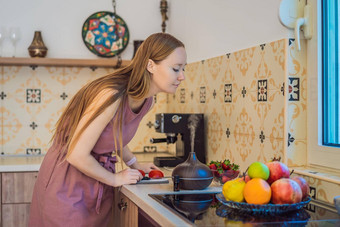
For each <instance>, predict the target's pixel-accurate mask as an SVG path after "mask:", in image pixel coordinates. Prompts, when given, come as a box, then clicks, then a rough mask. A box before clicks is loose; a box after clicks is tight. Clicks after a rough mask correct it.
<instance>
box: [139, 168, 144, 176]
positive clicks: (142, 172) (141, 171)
mask: <svg viewBox="0 0 340 227" xmlns="http://www.w3.org/2000/svg"><path fill="white" fill-rule="evenodd" d="M138 171H139V172H140V173H141V174H142V176H143V177H145V172H144V171H143V170H141V169H139V170H138Z"/></svg>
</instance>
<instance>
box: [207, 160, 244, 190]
mask: <svg viewBox="0 0 340 227" xmlns="http://www.w3.org/2000/svg"><path fill="white" fill-rule="evenodd" d="M208 166H209V169H210V170H211V172H212V174H213V177H214V182H216V183H218V184H219V185H223V184H224V183H225V182H227V181H230V180H232V179H235V178H236V177H237V176H238V175H239V173H240V171H239V165H236V164H235V163H232V162H230V160H229V159H224V160H223V161H211V162H210V163H209V164H208Z"/></svg>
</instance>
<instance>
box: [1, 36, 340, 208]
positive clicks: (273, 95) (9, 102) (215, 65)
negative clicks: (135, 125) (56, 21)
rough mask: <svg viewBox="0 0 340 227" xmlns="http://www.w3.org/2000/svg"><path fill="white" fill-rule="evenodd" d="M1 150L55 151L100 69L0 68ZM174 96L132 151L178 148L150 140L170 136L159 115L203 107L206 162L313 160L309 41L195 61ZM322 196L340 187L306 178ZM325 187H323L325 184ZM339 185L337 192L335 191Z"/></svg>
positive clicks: (159, 106) (147, 123)
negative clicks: (72, 104)
mask: <svg viewBox="0 0 340 227" xmlns="http://www.w3.org/2000/svg"><path fill="white" fill-rule="evenodd" d="M0 70H1V91H0V98H1V111H0V113H1V129H2V130H1V154H3V155H19V154H21V155H36V154H44V153H46V151H47V149H48V146H49V144H48V142H49V140H50V137H51V130H52V129H53V127H54V124H55V122H56V121H57V119H58V116H60V114H61V112H62V110H63V109H64V108H65V106H66V104H67V103H68V102H69V100H70V98H71V97H72V96H73V95H74V94H75V92H76V91H78V89H79V88H80V87H81V86H83V85H84V84H85V83H87V82H88V81H90V80H93V79H94V78H97V77H99V76H102V75H105V74H107V73H109V72H110V70H108V69H103V68H99V69H97V70H95V71H93V70H91V69H89V68H63V67H60V68H55V67H38V68H36V69H35V70H33V69H31V68H29V67H5V66H2V67H0ZM185 75H186V80H185V81H183V82H182V84H181V86H180V87H179V89H178V91H177V92H176V94H174V95H166V94H158V95H157V96H156V97H155V101H156V104H155V106H154V108H153V109H152V110H151V111H150V113H148V114H147V115H146V116H145V117H144V119H143V120H142V122H141V125H140V127H139V129H138V131H137V133H136V136H135V138H134V139H133V140H132V141H131V142H130V144H129V146H130V148H131V150H133V151H139V152H142V151H144V152H156V151H158V152H159V151H170V152H173V151H174V146H173V145H167V144H151V143H150V138H152V137H154V138H160V137H165V135H163V134H159V133H156V132H155V130H154V128H153V123H154V120H155V114H156V113H162V112H169V113H171V112H177V113H204V115H205V123H206V125H205V130H206V135H207V136H206V140H207V141H206V144H207V160H209V161H210V160H221V159H224V158H226V159H230V160H231V161H233V162H235V163H238V164H240V166H241V171H245V170H246V168H247V166H249V165H250V164H251V163H252V162H254V161H262V162H267V161H269V160H270V159H272V158H273V157H276V158H278V157H281V158H282V160H283V161H284V162H286V163H288V165H289V166H290V167H297V166H304V165H306V159H307V134H306V131H307V125H306V119H307V112H306V111H307V74H306V43H305V42H301V51H297V50H296V48H295V41H294V39H282V40H278V41H274V42H270V43H266V44H261V45H258V46H255V47H251V48H248V49H244V50H240V51H237V52H234V53H227V54H226V55H223V56H219V57H215V58H211V59H206V60H204V61H200V62H194V63H190V64H188V65H187V67H186V74H185ZM307 179H308V181H309V183H310V184H311V186H312V187H314V188H315V189H316V193H315V195H316V197H317V198H318V199H321V200H325V201H327V202H332V198H333V197H332V196H333V194H334V192H335V191H340V185H338V184H334V183H329V182H323V181H319V180H315V179H313V178H310V177H309V178H307ZM319 189H320V190H321V191H318V190H319ZM334 189H335V191H334Z"/></svg>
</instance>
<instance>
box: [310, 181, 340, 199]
mask: <svg viewBox="0 0 340 227" xmlns="http://www.w3.org/2000/svg"><path fill="white" fill-rule="evenodd" d="M303 178H305V179H306V180H307V182H308V184H309V185H310V187H311V188H315V189H316V190H315V192H312V193H313V194H312V193H311V194H310V195H311V196H315V199H318V200H322V201H325V202H327V203H329V204H334V201H333V198H334V197H335V196H338V195H339V191H340V185H339V184H334V183H331V182H327V181H323V180H321V179H316V178H312V177H307V176H303Z"/></svg>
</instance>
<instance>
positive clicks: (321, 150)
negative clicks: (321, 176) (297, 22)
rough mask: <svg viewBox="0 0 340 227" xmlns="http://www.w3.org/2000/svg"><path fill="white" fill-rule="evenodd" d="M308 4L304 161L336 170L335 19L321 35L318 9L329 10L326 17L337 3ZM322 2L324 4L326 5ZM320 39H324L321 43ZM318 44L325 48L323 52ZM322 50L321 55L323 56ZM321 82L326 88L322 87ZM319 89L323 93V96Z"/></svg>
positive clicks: (336, 9) (326, 0)
mask: <svg viewBox="0 0 340 227" xmlns="http://www.w3.org/2000/svg"><path fill="white" fill-rule="evenodd" d="M308 3H309V4H311V5H312V9H313V37H312V39H311V40H309V41H308V42H307V74H308V81H307V83H308V99H307V117H308V119H307V152H308V163H309V164H311V165H319V166H324V167H330V168H336V169H340V162H339V160H340V148H339V147H336V146H337V145H338V144H339V143H340V139H339V135H340V131H339V129H340V126H339V122H340V116H339V113H340V112H339V107H340V105H339V89H340V86H339V80H338V79H336V77H338V76H339V75H338V74H339V73H338V70H339V59H338V57H337V56H336V55H337V54H338V53H339V46H338V44H336V43H338V42H339V40H338V39H339V37H338V30H339V28H338V26H339V24H338V21H336V22H334V23H333V24H329V25H328V31H327V32H326V33H325V37H323V32H322V22H323V21H324V20H323V18H322V16H323V15H325V14H323V12H322V11H323V10H327V9H328V10H329V11H331V10H333V11H332V13H331V14H329V13H328V16H327V17H326V18H325V19H327V18H328V20H330V19H331V18H332V17H335V15H336V16H337V15H338V12H339V6H338V5H337V1H334V0H322V1H320V0H308ZM323 4H326V5H327V7H325V6H324V5H323ZM329 4H333V5H329ZM332 15H333V16H332ZM337 20H338V19H337ZM325 28H327V26H326V27H325ZM335 37H336V38H335ZM322 41H325V42H324V45H323V43H322ZM335 41H336V42H335ZM322 47H325V52H323V48H322ZM323 53H325V54H324V55H323ZM324 70H325V71H326V75H327V77H325V78H324V77H323V71H324ZM323 85H324V88H326V89H324V90H323ZM323 91H325V92H327V93H326V95H324V96H323V93H322V92H323ZM323 101H325V102H323ZM323 104H324V105H323ZM316 119H317V120H316ZM323 126H324V127H323ZM331 145H332V146H331Z"/></svg>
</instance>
